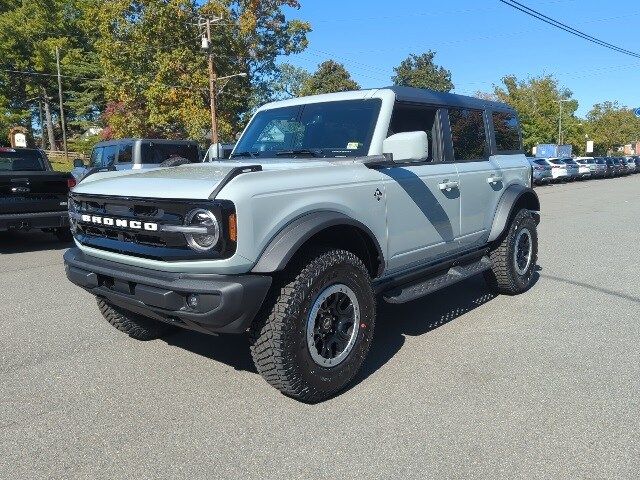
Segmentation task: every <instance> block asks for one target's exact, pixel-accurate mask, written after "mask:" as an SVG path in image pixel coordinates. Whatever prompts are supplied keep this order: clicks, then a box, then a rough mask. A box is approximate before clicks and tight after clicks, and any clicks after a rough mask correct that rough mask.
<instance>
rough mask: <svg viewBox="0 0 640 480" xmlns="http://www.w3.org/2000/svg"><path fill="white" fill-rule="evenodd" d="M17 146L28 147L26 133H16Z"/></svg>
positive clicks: (14, 140)
mask: <svg viewBox="0 0 640 480" xmlns="http://www.w3.org/2000/svg"><path fill="white" fill-rule="evenodd" d="M13 143H15V145H16V147H22V148H27V137H26V135H25V134H24V133H16V134H15V136H14V137H13Z"/></svg>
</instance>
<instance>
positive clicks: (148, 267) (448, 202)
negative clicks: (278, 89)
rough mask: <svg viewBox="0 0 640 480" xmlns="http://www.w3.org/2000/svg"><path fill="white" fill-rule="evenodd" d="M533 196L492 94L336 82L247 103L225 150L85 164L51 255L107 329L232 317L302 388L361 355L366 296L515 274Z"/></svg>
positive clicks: (311, 392) (522, 257) (349, 368)
mask: <svg viewBox="0 0 640 480" xmlns="http://www.w3.org/2000/svg"><path fill="white" fill-rule="evenodd" d="M539 210H540V203H539V201H538V197H537V195H536V193H535V192H534V191H533V189H532V169H531V165H530V164H529V162H528V161H527V158H526V157H525V155H524V151H523V148H522V140H521V134H520V123H519V120H518V115H517V113H516V112H515V111H514V110H513V109H512V108H510V107H509V106H508V105H505V104H503V103H497V102H489V101H485V100H481V99H477V98H471V97H464V96H460V95H453V94H446V93H439V92H433V91H429V90H419V89H413V88H404V87H389V88H381V89H375V90H364V91H356V92H341V93H335V94H328V95H318V96H311V97H303V98H296V99H290V100H285V101H282V102H276V103H271V104H268V105H265V106H263V107H261V108H259V109H258V111H257V112H256V114H255V115H254V117H253V118H252V120H251V121H250V122H249V124H248V126H247V127H246V129H245V131H244V133H243V134H242V135H241V137H240V139H239V140H238V143H237V144H236V146H235V148H234V151H233V152H232V154H231V157H230V159H229V160H220V161H214V162H208V163H202V164H195V165H180V166H175V167H169V168H158V169H154V170H146V171H138V172H133V171H128V172H98V173H96V174H94V175H92V176H90V177H88V178H86V179H85V180H84V181H83V182H82V183H80V184H79V185H78V186H77V187H76V188H75V189H74V191H73V192H72V194H71V196H70V201H69V215H70V218H71V223H72V231H73V232H74V237H75V243H76V247H75V248H71V249H69V250H68V251H67V252H66V253H65V255H64V260H65V264H66V274H67V277H68V278H69V280H71V281H72V282H73V283H75V284H77V285H78V286H80V287H82V288H83V289H85V290H86V291H88V292H91V293H92V294H93V295H95V296H96V298H97V303H98V307H99V310H100V312H101V314H102V316H103V317H104V318H105V319H106V320H107V321H108V322H109V323H110V324H111V325H112V326H114V327H115V328H117V329H118V330H120V331H122V332H124V333H126V334H128V335H129V336H131V337H133V338H136V339H140V340H151V339H154V338H158V337H161V336H162V335H165V334H166V333H167V332H168V331H169V330H170V329H172V328H176V327H180V328H186V329H191V330H195V331H198V332H204V333H210V334H232V333H235V334H241V333H244V332H246V331H248V332H249V335H248V338H249V343H250V345H249V347H250V349H251V354H252V356H253V360H254V363H255V365H256V369H257V370H258V372H259V373H260V374H261V375H262V376H263V378H264V379H265V380H266V381H267V382H268V383H269V384H270V385H272V386H274V387H275V388H277V389H279V390H280V391H282V392H283V393H284V394H286V395H289V396H291V397H294V398H296V399H299V400H301V401H305V402H317V401H321V400H323V399H326V398H327V397H330V396H331V395H334V394H335V393H336V392H338V391H340V389H342V388H344V387H345V386H346V385H347V384H349V382H350V381H351V380H352V379H353V378H354V376H355V375H356V374H357V372H358V370H359V369H360V367H361V365H362V363H363V362H364V361H365V358H366V356H367V352H368V350H369V346H370V345H371V341H372V338H373V334H374V330H375V322H376V304H377V298H381V299H384V300H385V301H387V302H389V303H392V304H398V303H405V302H410V301H412V300H415V299H417V298H421V297H424V296H425V295H429V294H431V293H433V292H435V291H437V290H439V289H441V288H444V287H447V286H450V285H452V284H454V283H457V282H460V281H461V280H464V279H465V278H469V277H471V276H474V275H479V274H480V275H484V277H485V279H486V282H487V284H488V286H489V287H490V288H491V289H493V290H494V291H496V292H500V293H505V294H508V295H514V294H518V293H521V292H524V291H526V290H527V289H528V288H530V287H531V285H533V283H534V280H535V272H536V260H537V255H538V235H537V225H538V221H539V214H538V212H539ZM425 305H428V304H425ZM396 320H397V321H401V319H399V318H388V319H387V321H396ZM479 341H481V339H479ZM425 361H428V359H425Z"/></svg>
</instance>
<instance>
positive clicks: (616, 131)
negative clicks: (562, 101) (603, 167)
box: [587, 102, 640, 155]
mask: <svg viewBox="0 0 640 480" xmlns="http://www.w3.org/2000/svg"><path fill="white" fill-rule="evenodd" d="M587 120H588V122H589V123H588V131H589V133H588V134H589V138H590V139H591V140H593V141H594V149H595V151H596V152H595V153H596V154H598V155H606V154H608V153H610V152H612V150H614V148H615V147H619V146H622V145H625V144H627V143H632V142H635V141H637V140H638V139H640V119H639V118H637V117H636V116H635V115H634V113H633V110H632V109H629V108H626V107H621V106H620V105H619V104H618V102H603V103H598V104H596V105H594V106H593V108H592V109H591V111H590V112H589V113H588V114H587Z"/></svg>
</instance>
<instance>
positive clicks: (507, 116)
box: [491, 112, 522, 152]
mask: <svg viewBox="0 0 640 480" xmlns="http://www.w3.org/2000/svg"><path fill="white" fill-rule="evenodd" d="M491 116H492V118H493V129H494V132H495V137H496V150H497V151H498V152H514V151H520V150H522V144H521V142H520V125H519V124H518V117H516V116H515V114H513V113H507V112H493V114H492V115H491Z"/></svg>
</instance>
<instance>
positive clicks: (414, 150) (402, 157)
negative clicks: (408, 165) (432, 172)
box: [382, 132, 429, 163]
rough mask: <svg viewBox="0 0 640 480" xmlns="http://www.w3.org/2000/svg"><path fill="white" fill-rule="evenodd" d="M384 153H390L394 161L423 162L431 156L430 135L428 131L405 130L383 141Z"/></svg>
mask: <svg viewBox="0 0 640 480" xmlns="http://www.w3.org/2000/svg"><path fill="white" fill-rule="evenodd" d="M382 153H383V154H388V153H390V154H391V155H392V156H393V161H394V162H396V163H403V162H421V161H424V160H426V159H427V158H428V157H429V137H428V136H427V133H426V132H403V133H396V134H395V135H391V136H390V137H389V138H387V139H385V140H384V142H382Z"/></svg>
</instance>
